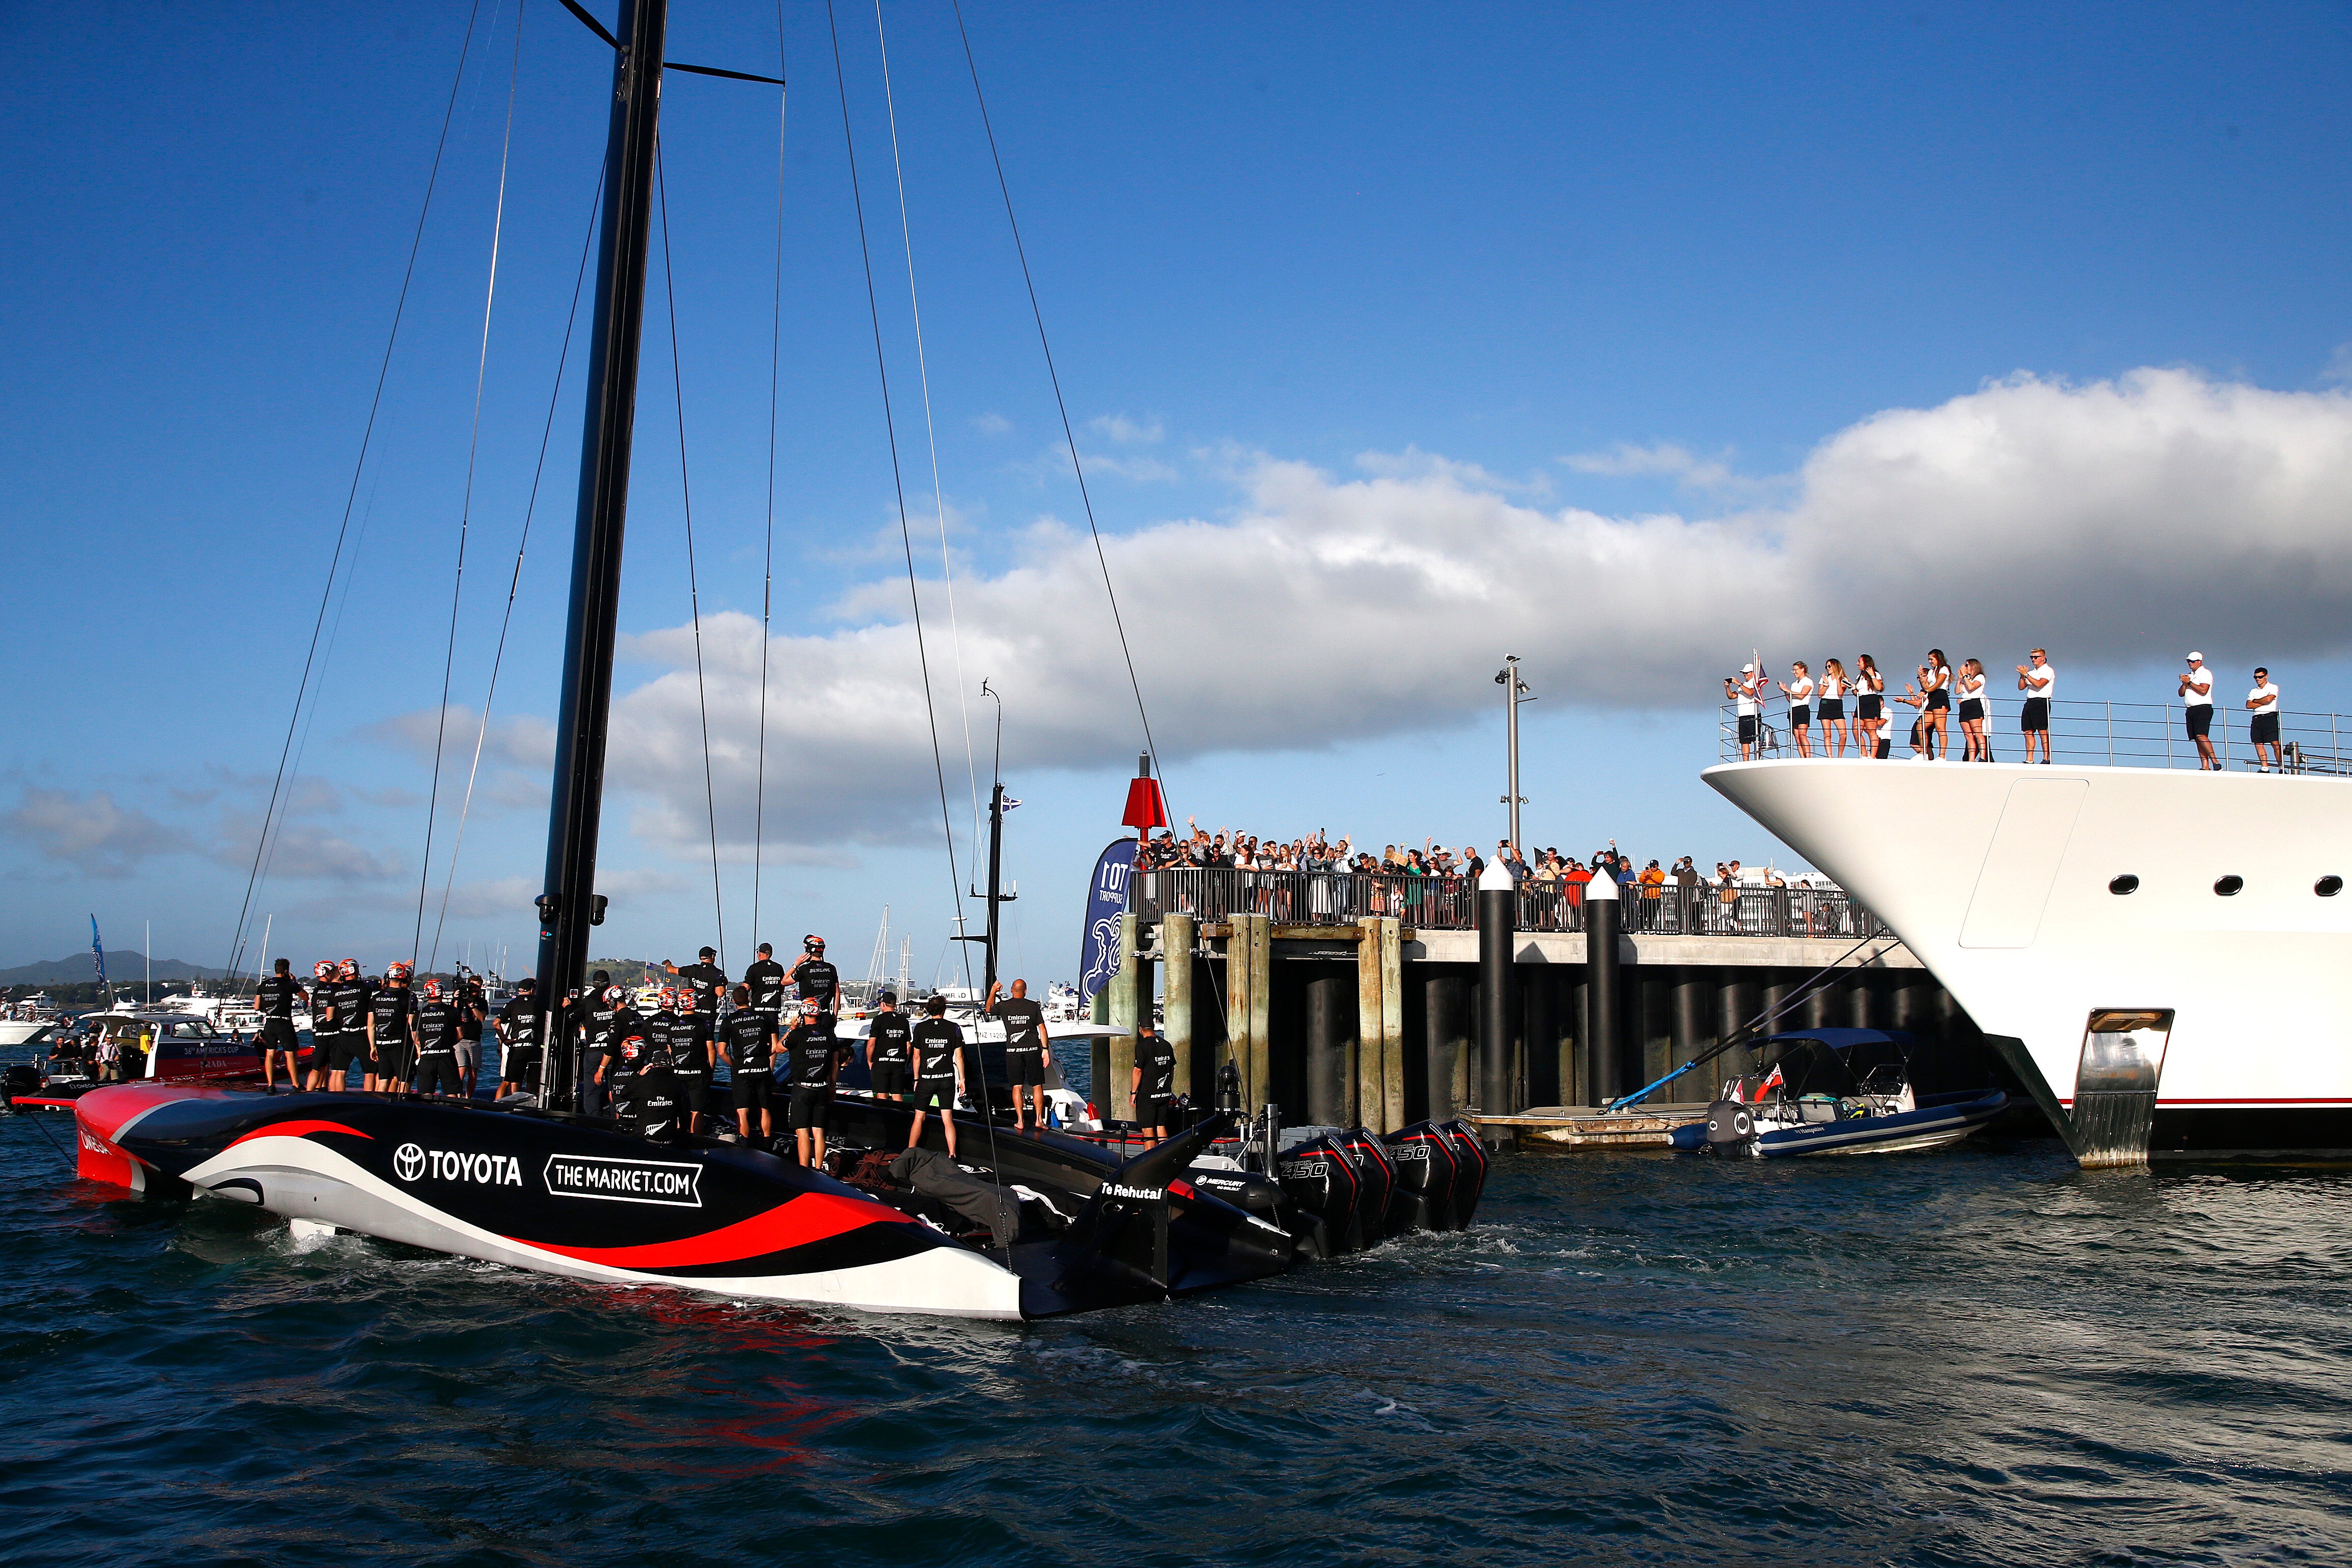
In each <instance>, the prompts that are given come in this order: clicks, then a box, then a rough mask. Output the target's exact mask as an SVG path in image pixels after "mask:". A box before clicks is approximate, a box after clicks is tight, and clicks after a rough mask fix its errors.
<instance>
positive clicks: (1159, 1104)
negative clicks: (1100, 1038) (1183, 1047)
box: [1128, 1018, 1176, 1142]
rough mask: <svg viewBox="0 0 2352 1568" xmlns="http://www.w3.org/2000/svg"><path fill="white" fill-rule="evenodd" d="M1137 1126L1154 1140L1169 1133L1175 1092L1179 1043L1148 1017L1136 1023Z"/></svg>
mask: <svg viewBox="0 0 2352 1568" xmlns="http://www.w3.org/2000/svg"><path fill="white" fill-rule="evenodd" d="M1128 1089H1129V1092H1130V1093H1131V1094H1133V1095H1134V1096H1135V1130H1136V1131H1138V1132H1140V1133H1142V1134H1143V1135H1144V1136H1145V1137H1147V1138H1150V1139H1152V1140H1154V1141H1155V1142H1164V1141H1165V1140H1166V1139H1167V1137H1168V1102H1169V1101H1170V1100H1172V1099H1174V1098H1175V1095H1176V1047H1173V1046H1171V1045H1170V1044H1169V1043H1168V1041H1167V1039H1166V1037H1163V1036H1162V1035H1160V1032H1159V1031H1158V1030H1156V1029H1154V1028H1153V1027H1152V1026H1151V1020H1150V1019H1149V1018H1145V1019H1142V1020H1140V1021H1139V1022H1138V1023H1137V1025H1136V1026H1135V1081H1134V1082H1133V1083H1131V1084H1129V1086H1128Z"/></svg>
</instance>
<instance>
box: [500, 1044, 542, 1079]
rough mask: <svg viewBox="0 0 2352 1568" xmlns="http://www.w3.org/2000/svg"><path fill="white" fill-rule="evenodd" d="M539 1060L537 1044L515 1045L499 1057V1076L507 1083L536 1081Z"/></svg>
mask: <svg viewBox="0 0 2352 1568" xmlns="http://www.w3.org/2000/svg"><path fill="white" fill-rule="evenodd" d="M540 1060H541V1058H540V1050H539V1047H537V1046H517V1047H514V1049H512V1050H510V1051H508V1052H506V1053H505V1054H504V1055H502V1056H501V1057H500V1058H499V1079H501V1080H502V1081H504V1082H507V1083H537V1082H538V1081H539V1067H540Z"/></svg>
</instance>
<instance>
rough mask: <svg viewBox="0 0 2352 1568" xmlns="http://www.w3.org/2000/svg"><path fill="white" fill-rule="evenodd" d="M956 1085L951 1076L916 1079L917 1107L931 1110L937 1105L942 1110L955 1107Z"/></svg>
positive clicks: (917, 1108)
mask: <svg viewBox="0 0 2352 1568" xmlns="http://www.w3.org/2000/svg"><path fill="white" fill-rule="evenodd" d="M955 1099H956V1087H955V1079H951V1078H926V1079H916V1080H915V1109H916V1110H930V1109H931V1108H932V1107H933V1106H937V1107H938V1108H939V1109H940V1110H954V1109H955Z"/></svg>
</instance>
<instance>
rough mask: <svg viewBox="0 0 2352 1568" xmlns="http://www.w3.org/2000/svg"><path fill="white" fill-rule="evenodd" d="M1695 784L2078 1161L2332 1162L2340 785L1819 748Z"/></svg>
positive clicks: (2339, 986) (2350, 932)
mask: <svg viewBox="0 0 2352 1568" xmlns="http://www.w3.org/2000/svg"><path fill="white" fill-rule="evenodd" d="M2289 717H2290V719H2293V718H2294V717H2295V716H2293V715H2290V716H2289ZM2320 732H2321V733H2323V734H2324V733H2325V732H2326V731H2324V730H2323V731H2320ZM2310 754H2311V753H2310V752H2308V751H2306V752H2305V753H2304V756H2305V757H2308V756H2309V755H2310ZM1701 776H1702V777H1703V778H1705V779H1706V782H1707V783H1708V784H1711V785H1713V786H1714V787H1715V788H1716V789H1717V790H1718V791H1720V792H1721V793H1722V794H1723V795H1725V796H1726V797H1727V798H1728V799H1729V800H1730V801H1731V802H1732V803H1733V804H1734V805H1738V807H1739V808H1740V809H1741V810H1743V811H1745V812H1747V813H1748V816H1752V817H1754V818H1755V819H1756V820H1757V821H1758V822H1759V823H1761V824H1762V825H1763V826H1765V827H1767V828H1769V830H1770V831H1771V832H1772V833H1773V834H1774V835H1776V836H1777V837H1780V839H1781V840H1782V842H1784V843H1786V844H1787V845H1789V847H1790V848H1792V849H1794V850H1795V851H1796V852H1797V853H1798V854H1800V855H1801V856H1803V857H1804V858H1806V859H1808V860H1810V861H1811V862H1812V863H1813V864H1814V865H1816V866H1818V867H1820V868H1822V870H1823V871H1825V872H1827V873H1828V874H1829V875H1830V876H1831V877H1832V878H1833V879H1836V881H1837V882H1838V884H1839V885H1840V886H1842V887H1844V888H1846V889H1850V890H1851V891H1852V892H1853V895H1854V896H1855V897H1856V898H1857V899H1859V900H1862V902H1863V903H1864V904H1865V905H1867V906H1868V908H1869V909H1870V910H1871V911H1872V912H1873V913H1874V914H1875V915H1877V916H1878V917H1879V918H1880V919H1881V920H1883V921H1885V922H1886V924H1887V925H1888V926H1889V927H1890V928H1892V929H1893V930H1894V931H1895V934H1896V935H1898V936H1899V937H1900V938H1901V939H1902V941H1903V942H1904V944H1905V945H1906V946H1907V947H1908V948H1909V949H1910V950H1911V952H1913V953H1914V954H1916V956H1917V957H1918V959H1919V961H1920V962H1921V963H1924V964H1926V965H1927V968H1928V969H1929V970H1930V971H1931V972H1932V973H1934V974H1935V976H1936V978H1937V980H1938V981H1940V982H1941V983H1942V984H1944V986H1945V987H1946V988H1947V989H1948V990H1949V991H1950V992H1951V994H1953V996H1954V997H1955V998H1957V999H1958V1002H1959V1003H1960V1005H1962V1006H1963V1007H1965V1008H1966V1009H1967V1010H1968V1013H1969V1016H1970V1017H1971V1018H1973V1019H1974V1020H1975V1021H1976V1022H1977V1023H1978V1025H1979V1026H1981V1027H1982V1028H1983V1029H1984V1031H1985V1033H1986V1036H1987V1037H1988V1040H1989V1042H1990V1045H1991V1046H1992V1047H1993V1048H1994V1049H1995V1050H1996V1051H1998V1052H2000V1055H2001V1057H2002V1058H2003V1059H2004V1060H2005V1061H2006V1062H2007V1063H2008V1065H2009V1066H2010V1068H2011V1069H2012V1070H2013V1071H2014V1072H2015V1073H2016V1074H2017V1076H2018V1078H2019V1079H2020V1080H2021V1082H2022V1083H2023V1085H2024V1086H2025V1088H2026V1089H2027V1090H2028V1091H2029V1092H2030V1093H2031V1094H2032V1098H2033V1099H2034V1100H2035V1101H2036V1102H2037V1103H2038V1104H2040V1106H2041V1107H2042V1110H2043V1111H2044V1112H2045V1113H2046V1114H2047V1115H2048V1116H2049V1117H2050V1119H2051V1121H2053V1123H2054V1124H2055V1125H2056V1126H2057V1127H2058V1129H2059V1130H2060V1131H2061V1132H2062V1134H2063V1136H2064V1137H2065V1138H2066V1139H2067V1142H2068V1144H2069V1146H2070V1147H2071V1148H2072V1149H2073V1150H2074V1153H2075V1156H2076V1157H2077V1158H2078V1159H2080V1160H2082V1161H2083V1162H2084V1163H2086V1164H2129V1163H2141V1162H2143V1161H2145V1160H2147V1158H2149V1157H2151V1156H2156V1157H2165V1156H2172V1157H2214V1156H2224V1155H2238V1154H2257V1155H2261V1154H2269V1155H2278V1154H2294V1153H2305V1154H2320V1155H2325V1156H2334V1157H2345V1156H2347V1155H2352V1048H2347V1047H2352V1025H2347V1019H2352V971H2347V967H2346V964H2345V963H2344V960H2345V958H2346V957H2347V954H2352V900H2347V899H2345V898H2343V897H2341V896H2340V895H2341V894H2342V892H2343V889H2344V881H2345V878H2346V876H2347V874H2352V777H2346V776H2344V775H2342V774H2339V773H2322V772H2317V771H2312V772H2305V773H2299V774H2279V773H2271V774H2267V775H2265V774H2261V773H2216V772H2207V773H2197V772H2189V771H2170V770H2167V769H2165V768H2163V767H2161V766H2128V765H2096V764H2095V765H2087V766H2085V765H2051V764H2038V765H2034V766H2030V767H2029V766H2025V765H2021V764H2017V763H1951V762H1942V761H1938V762H1929V763H1907V764H1906V763H1878V762H1864V761H1855V760H1826V759H1822V758H1812V759H1810V760H1774V761H1764V762H1749V763H1726V764H1723V765H1720V766H1717V767H1713V768H1709V769H1707V770H1706V772H1705V773H1703V774H1702V775H1701Z"/></svg>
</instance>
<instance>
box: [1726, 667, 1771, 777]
mask: <svg viewBox="0 0 2352 1568" xmlns="http://www.w3.org/2000/svg"><path fill="white" fill-rule="evenodd" d="M1763 690H1764V681H1763V679H1762V678H1761V677H1760V676H1759V675H1758V674H1757V673H1756V667H1755V666H1754V665H1752V664H1743V665H1741V666H1740V667H1739V675H1738V679H1733V678H1732V677H1730V676H1728V675H1727V676H1725V677H1724V678H1723V700H1725V701H1727V702H1729V703H1731V704H1732V705H1733V707H1734V708H1735V710H1737V711H1738V717H1739V760H1740V761H1741V762H1743V763H1745V762H1749V761H1752V760H1753V759H1754V758H1755V755H1756V723H1757V713H1756V707H1757V701H1758V699H1759V697H1760V696H1761V695H1762V693H1763Z"/></svg>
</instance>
